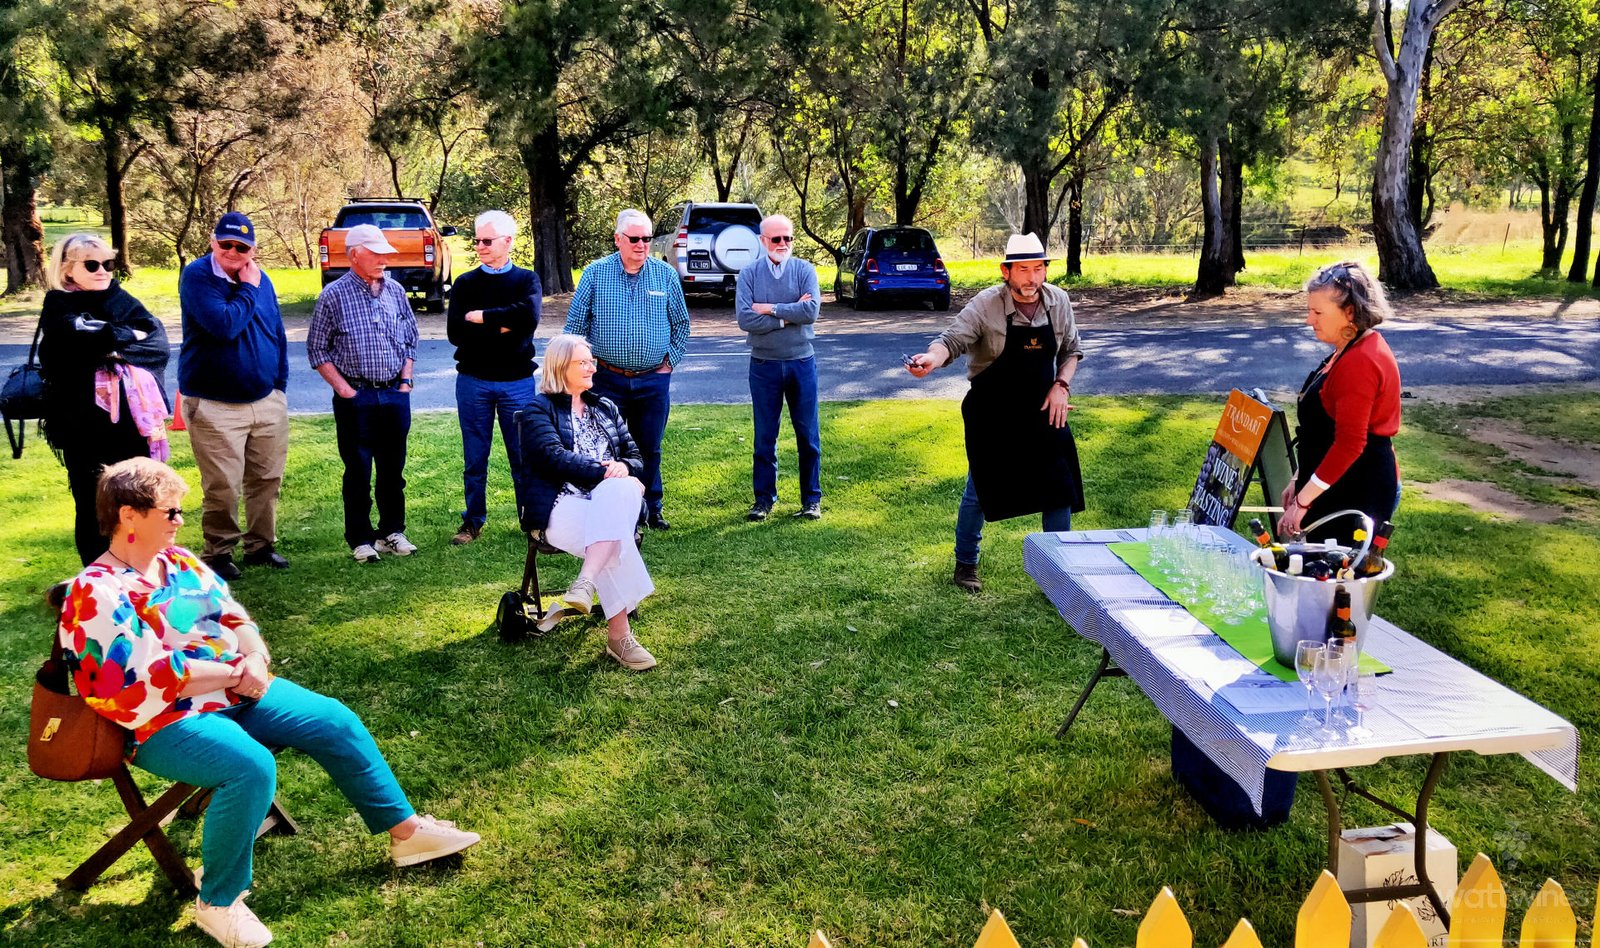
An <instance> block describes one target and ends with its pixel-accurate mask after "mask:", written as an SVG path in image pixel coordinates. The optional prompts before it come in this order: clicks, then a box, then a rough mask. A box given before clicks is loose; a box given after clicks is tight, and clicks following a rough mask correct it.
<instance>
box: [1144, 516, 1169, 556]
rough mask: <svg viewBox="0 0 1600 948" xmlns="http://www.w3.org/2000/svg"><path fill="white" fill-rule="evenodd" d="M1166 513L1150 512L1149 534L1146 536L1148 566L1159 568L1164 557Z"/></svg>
mask: <svg viewBox="0 0 1600 948" xmlns="http://www.w3.org/2000/svg"><path fill="white" fill-rule="evenodd" d="M1166 533H1167V512H1166V511H1165V510H1152V511H1150V532H1149V534H1148V535H1147V536H1148V539H1149V542H1150V565H1151V566H1155V567H1157V568H1159V567H1160V566H1161V561H1162V559H1163V558H1164V557H1165V555H1166V550H1165V547H1166V542H1165V540H1166Z"/></svg>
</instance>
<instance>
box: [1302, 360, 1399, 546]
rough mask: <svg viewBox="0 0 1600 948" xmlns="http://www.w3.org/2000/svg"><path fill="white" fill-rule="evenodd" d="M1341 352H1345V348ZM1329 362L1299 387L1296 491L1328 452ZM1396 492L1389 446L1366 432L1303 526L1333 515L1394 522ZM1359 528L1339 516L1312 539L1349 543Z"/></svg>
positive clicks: (1396, 476) (1350, 519)
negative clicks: (1355, 513)
mask: <svg viewBox="0 0 1600 948" xmlns="http://www.w3.org/2000/svg"><path fill="white" fill-rule="evenodd" d="M1360 338H1361V337H1360V336H1357V337H1356V339H1354V340H1352V341H1351V342H1350V346H1353V345H1355V344H1356V343H1357V342H1359V341H1360ZM1345 348H1346V349H1347V350H1348V349H1349V346H1346V347H1345ZM1332 359H1333V354H1329V356H1328V358H1326V359H1323V360H1322V363H1321V364H1320V365H1318V366H1317V367H1316V369H1314V370H1313V371H1312V373H1311V374H1310V375H1308V376H1306V381H1305V384H1304V385H1302V386H1300V400H1299V403H1298V407H1297V410H1296V420H1297V422H1298V424H1297V427H1296V431H1295V453H1296V455H1297V456H1298V460H1299V468H1298V470H1299V476H1298V477H1297V478H1296V480H1295V485H1294V487H1295V490H1297V491H1298V490H1300V489H1301V488H1303V487H1305V486H1306V483H1307V482H1308V481H1310V480H1311V475H1312V474H1315V473H1316V471H1317V467H1318V465H1320V464H1321V463H1322V459H1323V458H1325V457H1327V456H1328V452H1329V451H1331V450H1333V416H1331V415H1329V414H1328V410H1327V409H1326V408H1325V407H1323V404H1322V386H1323V383H1324V382H1326V381H1327V379H1328V374H1327V373H1326V372H1324V371H1323V368H1324V367H1325V366H1327V365H1328V363H1329V362H1330V361H1331V360H1332ZM1399 490H1400V472H1399V468H1398V467H1397V466H1396V464H1395V456H1394V442H1393V441H1392V440H1390V439H1389V438H1386V437H1384V436H1383V435H1375V434H1372V433H1371V432H1368V433H1367V446H1366V448H1365V449H1364V450H1363V451H1362V452H1361V456H1360V457H1358V458H1356V460H1355V463H1354V464H1351V465H1350V468H1349V470H1347V471H1345V472H1344V474H1343V475H1342V476H1340V478H1339V479H1338V480H1336V481H1334V482H1333V484H1332V485H1330V486H1329V487H1328V489H1327V490H1325V491H1323V492H1322V493H1321V494H1320V495H1319V496H1318V497H1317V499H1316V500H1315V501H1313V502H1312V504H1311V506H1309V507H1307V508H1306V512H1305V519H1304V523H1305V524H1311V523H1314V522H1316V521H1317V520H1320V519H1321V518H1323V517H1325V516H1327V515H1328V514H1331V513H1333V512H1334V511H1336V510H1359V511H1361V512H1362V513H1364V514H1366V515H1367V516H1369V517H1371V518H1372V522H1373V525H1374V526H1376V525H1377V524H1380V523H1382V522H1383V521H1385V520H1390V519H1393V517H1394V508H1395V495H1396V494H1397V493H1398V492H1399ZM1360 525H1361V524H1360V522H1359V521H1358V520H1356V518H1354V517H1344V518H1341V519H1339V520H1334V521H1331V522H1329V524H1328V525H1327V527H1326V528H1318V529H1317V531H1316V535H1315V536H1314V537H1312V539H1316V540H1321V539H1323V538H1325V537H1337V538H1339V540H1340V542H1343V543H1346V544H1348V543H1350V542H1351V540H1352V535H1353V534H1354V533H1355V530H1356V528H1357V527H1359V526H1360Z"/></svg>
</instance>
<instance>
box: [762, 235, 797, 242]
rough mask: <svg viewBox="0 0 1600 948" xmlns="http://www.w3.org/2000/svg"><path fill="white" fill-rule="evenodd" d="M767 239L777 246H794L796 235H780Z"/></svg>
mask: <svg viewBox="0 0 1600 948" xmlns="http://www.w3.org/2000/svg"><path fill="white" fill-rule="evenodd" d="M767 239H768V240H770V241H771V242H773V243H775V244H792V243H794V235H792V234H779V235H778V236H776V237H768V238H767Z"/></svg>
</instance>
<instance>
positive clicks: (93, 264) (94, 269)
mask: <svg viewBox="0 0 1600 948" xmlns="http://www.w3.org/2000/svg"><path fill="white" fill-rule="evenodd" d="M78 262H79V263H81V264H83V268H84V269H85V270H88V271H89V272H90V273H99V272H100V268H101V267H104V268H105V270H106V272H107V273H110V272H111V261H110V260H79V261H78Z"/></svg>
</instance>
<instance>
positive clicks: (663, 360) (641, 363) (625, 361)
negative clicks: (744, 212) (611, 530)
mask: <svg viewBox="0 0 1600 948" xmlns="http://www.w3.org/2000/svg"><path fill="white" fill-rule="evenodd" d="M650 235H651V226H650V218H648V217H646V216H645V214H644V213H643V212H642V211H636V210H633V209H631V208H630V209H628V210H626V211H623V212H622V213H621V214H618V215H617V230H616V237H615V240H616V244H617V252H616V253H614V254H611V255H610V256H608V257H601V258H600V259H599V260H596V261H595V262H593V263H591V264H589V265H588V266H587V267H585V268H584V270H583V276H582V277H581V278H580V279H579V280H578V288H577V290H575V291H574V292H573V294H572V302H571V303H570V304H568V306H567V325H566V329H565V331H566V332H568V333H570V334H572V335H574V336H582V337H583V338H585V339H587V340H588V341H589V348H590V349H592V350H593V351H594V357H595V361H596V362H598V363H599V369H600V371H599V372H597V373H595V376H594V391H595V394H597V395H601V396H604V397H606V398H609V399H611V400H612V401H613V402H616V404H617V407H618V408H620V409H622V415H623V418H625V419H626V420H627V422H628V431H629V432H630V433H632V435H633V438H634V440H635V441H637V442H638V444H639V453H640V454H642V455H644V477H643V478H642V480H643V481H644V484H645V488H644V509H643V511H642V512H641V513H640V520H641V522H644V523H648V524H649V526H650V528H651V529H652V530H665V529H667V527H668V523H667V518H666V517H665V516H663V515H662V513H661V496H662V490H661V437H662V435H664V434H665V433H666V431H667V413H668V412H669V411H670V410H671V408H672V392H671V386H672V369H673V367H674V366H676V365H677V364H678V363H679V362H681V361H683V353H684V348H685V347H686V346H687V345H688V344H689V307H688V304H686V303H685V302H684V300H683V285H682V284H680V283H679V282H678V272H677V271H676V270H674V269H673V268H672V266H671V265H669V264H668V263H667V262H666V261H664V260H652V259H650Z"/></svg>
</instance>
